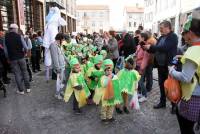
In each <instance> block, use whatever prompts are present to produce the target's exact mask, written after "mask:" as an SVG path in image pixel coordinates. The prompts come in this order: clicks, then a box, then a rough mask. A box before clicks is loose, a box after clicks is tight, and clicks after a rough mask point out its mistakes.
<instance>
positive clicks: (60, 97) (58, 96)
mask: <svg viewBox="0 0 200 134" xmlns="http://www.w3.org/2000/svg"><path fill="white" fill-rule="evenodd" d="M55 97H56V99H58V100H62V99H63V98H62V96H60V94H59V95H57V94H56V95H55Z"/></svg>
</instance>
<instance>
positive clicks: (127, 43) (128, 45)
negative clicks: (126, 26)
mask: <svg viewBox="0 0 200 134" xmlns="http://www.w3.org/2000/svg"><path fill="white" fill-rule="evenodd" d="M120 51H121V53H122V54H123V55H124V57H125V58H127V57H128V56H129V55H131V54H133V53H135V51H136V44H135V41H134V39H133V37H132V36H131V35H130V34H129V33H126V35H125V36H124V38H123V46H122V47H121V49H120Z"/></svg>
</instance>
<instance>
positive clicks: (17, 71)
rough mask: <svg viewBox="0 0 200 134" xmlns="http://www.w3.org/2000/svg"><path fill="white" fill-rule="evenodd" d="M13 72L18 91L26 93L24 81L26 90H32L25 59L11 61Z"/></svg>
mask: <svg viewBox="0 0 200 134" xmlns="http://www.w3.org/2000/svg"><path fill="white" fill-rule="evenodd" d="M11 67H12V71H13V73H14V75H15V81H16V83H17V87H18V90H19V91H20V92H22V91H24V86H23V81H24V84H25V88H26V89H30V83H29V76H28V72H27V68H26V60H25V59H24V58H22V59H19V60H14V61H11Z"/></svg>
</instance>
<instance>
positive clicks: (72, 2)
mask: <svg viewBox="0 0 200 134" xmlns="http://www.w3.org/2000/svg"><path fill="white" fill-rule="evenodd" d="M66 1H67V3H66V4H67V5H66V13H67V30H68V32H70V33H72V32H76V0H66Z"/></svg>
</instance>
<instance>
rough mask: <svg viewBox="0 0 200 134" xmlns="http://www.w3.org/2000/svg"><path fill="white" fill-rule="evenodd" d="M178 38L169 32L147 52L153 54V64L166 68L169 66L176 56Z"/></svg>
mask: <svg viewBox="0 0 200 134" xmlns="http://www.w3.org/2000/svg"><path fill="white" fill-rule="evenodd" d="M177 46H178V37H177V35H176V34H175V33H173V32H170V33H169V34H168V35H166V36H161V37H160V38H159V39H158V42H157V44H156V45H153V46H151V47H150V49H149V50H148V52H150V53H155V59H154V61H155V62H154V63H155V64H156V65H158V66H167V65H169V64H171V61H172V59H173V57H174V56H176V54H177Z"/></svg>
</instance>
